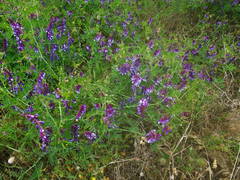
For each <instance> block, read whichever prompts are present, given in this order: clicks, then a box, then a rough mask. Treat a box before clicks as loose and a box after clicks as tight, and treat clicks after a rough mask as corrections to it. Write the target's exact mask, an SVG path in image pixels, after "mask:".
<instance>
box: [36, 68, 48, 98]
mask: <svg viewBox="0 0 240 180" xmlns="http://www.w3.org/2000/svg"><path fill="white" fill-rule="evenodd" d="M45 75H46V74H45V73H44V72H40V73H39V76H38V78H37V83H36V85H35V86H34V89H33V92H34V93H35V94H43V95H44V96H46V95H47V94H48V93H49V88H48V84H47V83H43V80H44V78H45Z"/></svg>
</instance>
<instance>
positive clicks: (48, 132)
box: [39, 127, 52, 151]
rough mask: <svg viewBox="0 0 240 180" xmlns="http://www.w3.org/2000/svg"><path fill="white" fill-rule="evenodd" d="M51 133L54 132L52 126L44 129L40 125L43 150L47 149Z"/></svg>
mask: <svg viewBox="0 0 240 180" xmlns="http://www.w3.org/2000/svg"><path fill="white" fill-rule="evenodd" d="M51 134H52V131H51V129H50V128H46V129H43V128H42V127H40V129H39V136H40V143H41V149H42V150H43V151H46V148H47V146H48V145H49V143H50V135H51Z"/></svg>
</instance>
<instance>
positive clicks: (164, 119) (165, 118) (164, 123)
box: [158, 116, 170, 126]
mask: <svg viewBox="0 0 240 180" xmlns="http://www.w3.org/2000/svg"><path fill="white" fill-rule="evenodd" d="M169 121H170V117H169V116H163V117H161V119H160V120H158V124H162V125H163V126H165V125H166V124H167V123H168V122H169Z"/></svg>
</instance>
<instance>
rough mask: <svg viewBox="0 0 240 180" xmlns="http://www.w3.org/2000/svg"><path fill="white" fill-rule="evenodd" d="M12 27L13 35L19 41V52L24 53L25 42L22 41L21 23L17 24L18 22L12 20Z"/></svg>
mask: <svg viewBox="0 0 240 180" xmlns="http://www.w3.org/2000/svg"><path fill="white" fill-rule="evenodd" d="M10 25H11V27H12V30H13V35H14V36H15V38H16V40H17V45H18V47H17V48H18V50H19V51H23V50H24V48H25V46H24V44H23V41H22V39H21V37H20V36H21V35H22V34H23V27H22V25H21V24H20V23H18V22H16V21H12V20H10Z"/></svg>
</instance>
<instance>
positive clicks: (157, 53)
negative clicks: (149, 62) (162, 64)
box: [153, 49, 161, 56]
mask: <svg viewBox="0 0 240 180" xmlns="http://www.w3.org/2000/svg"><path fill="white" fill-rule="evenodd" d="M160 53H161V50H160V49H158V50H156V51H155V52H154V54H153V56H158V55H159V54H160Z"/></svg>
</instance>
